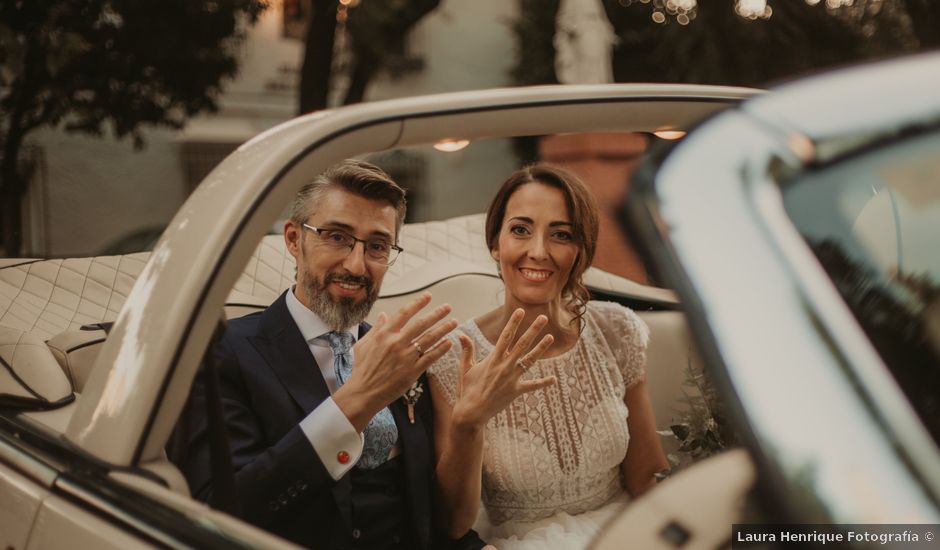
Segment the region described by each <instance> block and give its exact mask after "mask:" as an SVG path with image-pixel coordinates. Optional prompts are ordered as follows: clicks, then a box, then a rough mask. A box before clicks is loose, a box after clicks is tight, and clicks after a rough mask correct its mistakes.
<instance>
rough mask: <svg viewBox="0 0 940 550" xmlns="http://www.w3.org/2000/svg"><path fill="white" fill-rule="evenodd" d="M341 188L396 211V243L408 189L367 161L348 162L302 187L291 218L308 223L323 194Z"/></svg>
mask: <svg viewBox="0 0 940 550" xmlns="http://www.w3.org/2000/svg"><path fill="white" fill-rule="evenodd" d="M334 186H336V187H339V188H341V189H344V190H346V191H349V192H350V193H353V194H355V195H359V196H360V197H364V198H367V199H371V200H375V201H382V202H386V203H388V204H390V205H391V206H393V207H394V208H395V235H396V236H395V240H396V241H397V240H398V235H399V234H400V233H401V226H402V224H403V223H404V222H405V210H406V200H405V190H404V189H402V188H401V187H399V185H398V184H397V183H395V181H394V180H392V177H391V176H389V175H388V174H387V173H385V171H384V170H382V169H381V168H379V167H378V166H376V165H374V164H371V163H368V162H366V161H364V160H356V159H349V160H345V161H343V162H341V163H339V164H336V165H334V166H331V167H330V168H328V169H327V170H326V171H325V172H323V173H322V174H320V175H319V176H317V177H316V179H314V180H313V181H312V182H310V183H308V184H306V185H304V186H303V187H301V188H300V191H298V192H297V194H296V195H295V196H294V200H293V202H291V208H290V219H291V220H293V221H294V222H297V223H299V224H300V223H305V222H306V221H307V219H308V218H309V217H310V216H311V215H312V214H313V213H314V210H315V209H316V205H317V204H318V203H319V202H320V201H321V200H322V199H323V195H324V193H326V191H328V190H329V189H330V188H332V187H334Z"/></svg>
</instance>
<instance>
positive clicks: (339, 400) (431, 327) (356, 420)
mask: <svg viewBox="0 0 940 550" xmlns="http://www.w3.org/2000/svg"><path fill="white" fill-rule="evenodd" d="M430 302H431V294H430V293H427V292H425V293H423V294H422V295H421V296H419V297H418V298H417V299H415V300H414V301H412V302H411V303H409V304H408V305H406V306H405V307H403V308H401V309H400V310H399V311H398V312H397V313H396V314H395V315H393V316H392V317H391V318H389V317H388V316H387V315H386V314H385V313H381V314H379V317H378V319H377V321H376V323H375V325H374V326H373V327H372V329H371V330H369V332H368V333H367V334H366V335H365V336H364V337H362V338H361V339H360V340H359V341H358V342H356V345H355V346H353V353H354V358H355V359H354V361H355V362H354V364H353V370H352V375H350V377H349V380H347V381H346V383H345V384H343V386H342V387H341V388H340V389H338V390H337V391H336V393H335V394H333V401H334V402H335V403H336V405H337V406H338V407H339V408H340V410H341V411H343V413H344V414H345V415H346V417H347V418H348V419H349V421H350V423H352V425H353V426H354V427H355V428H356V430H357V431H359V432H361V431H362V430H364V429H365V426H366V424H368V423H369V420H371V419H372V417H373V416H375V415H376V414H377V413H378V412H379V411H380V410H382V408H384V407H386V406H388V405H389V403H391V402H393V401H394V400H395V399H398V398H399V397H401V396H402V394H403V393H405V391H406V390H407V389H408V388H409V387H410V386H411V385H412V384H414V382H415V380H417V379H418V377H419V376H421V373H423V372H424V371H425V370H427V368H428V367H429V366H431V365H432V364H433V363H434V362H435V361H437V360H438V359H439V358H440V357H441V356H442V355H444V354H445V353H447V350H449V349H450V346H451V342H450V341H449V340H443V341H442V340H441V339H442V338H443V337H444V336H445V335H446V334H447V333H449V332H450V331H452V330H454V329H455V328H457V321H456V320H455V319H449V320H447V321H443V322H441V320H442V319H444V318H445V317H446V316H447V315H448V314H450V312H451V310H452V308H451V307H450V305H447V304H445V305H442V306H439V307H437V308H435V309H434V310H432V311H431V312H430V313H427V314H425V315H423V316H421V317H420V318H417V319H415V318H414V317H415V315H417V313H418V312H419V311H421V310H422V309H423V308H424V307H425V306H427V305H428V304H429V303H430Z"/></svg>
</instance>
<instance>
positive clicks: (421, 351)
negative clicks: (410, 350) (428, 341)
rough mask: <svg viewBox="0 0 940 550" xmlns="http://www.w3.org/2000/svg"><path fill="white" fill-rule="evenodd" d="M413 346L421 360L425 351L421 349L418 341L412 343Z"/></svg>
mask: <svg viewBox="0 0 940 550" xmlns="http://www.w3.org/2000/svg"><path fill="white" fill-rule="evenodd" d="M411 345H412V346H414V347H415V350H417V351H418V358H419V359H420V358H421V356H422V355H424V350H423V349H421V346H420V345H419V344H418V341H417V340H412V341H411Z"/></svg>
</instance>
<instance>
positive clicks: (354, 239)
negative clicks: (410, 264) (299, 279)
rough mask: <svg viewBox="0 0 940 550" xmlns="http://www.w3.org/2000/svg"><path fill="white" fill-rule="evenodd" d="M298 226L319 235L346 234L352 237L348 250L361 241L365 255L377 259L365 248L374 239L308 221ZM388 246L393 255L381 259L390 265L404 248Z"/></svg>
mask: <svg viewBox="0 0 940 550" xmlns="http://www.w3.org/2000/svg"><path fill="white" fill-rule="evenodd" d="M300 227H301V229H309V230H310V231H313V232H314V233H316V234H317V235H321V232H322V231H335V232H337V233H342V234H343V235H347V236H349V238H350V239H352V245H350V246H349V252H352V251H353V249H355V248H356V243H362V251H363V252H364V253H365V257H367V258H370V259H372V260H377V258H374V257H372V256H370V255H369V252H368V248H366V245H367V244H368V243H369V241H370V240H371V241H374V240H375V239H360V238H359V237H356V236H355V235H353V234H352V233H350V232H349V231H344V230H342V229H329V228H322V227H314V226H312V225H310V224H308V223H302V224H300ZM388 247H389V248H390V249H391V250H395V251H396V253H395V257H393V258H391V260H385V261H383V263H384V265H385V266H391V265H392V264H394V263H395V260H397V259H398V256H399V255H401V253H402V252H404V251H405V249H404V248H402V247H400V246H398V245H397V244H390V245H388ZM391 256H392V255H391V253H389V257H391Z"/></svg>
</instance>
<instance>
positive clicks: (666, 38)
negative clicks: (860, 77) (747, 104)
mask: <svg viewBox="0 0 940 550" xmlns="http://www.w3.org/2000/svg"><path fill="white" fill-rule="evenodd" d="M519 1H520V7H521V9H520V19H519V20H518V21H517V23H516V35H517V37H518V40H517V42H518V44H519V55H518V57H517V60H518V61H517V64H516V69H515V71H514V75H515V77H516V81H517V82H518V83H519V84H542V83H551V82H554V81H555V75H554V72H553V71H552V70H551V67H552V64H553V62H554V55H555V51H554V46H553V44H552V36H553V35H554V32H555V22H554V12H555V11H557V5H558V1H557V0H550V1H548V2H547V6H546V7H545V9H543V10H541V11H538V10H537V5H541V4H540V3H539V2H538V1H537V0H519ZM603 1H604V7H605V8H606V11H607V15H608V17H609V18H610V20H611V23H612V24H613V25H614V28H615V30H616V32H617V35H618V38H619V43H618V45H617V46H616V48H615V49H614V52H613V66H614V67H613V69H614V79H615V80H616V81H618V82H685V83H701V84H729V85H739V86H767V85H769V84H771V83H773V82H776V81H779V80H782V79H789V78H793V77H795V76H797V75H800V74H805V73H808V72H812V71H817V70H821V69H824V68H830V67H834V66H838V65H845V64H848V63H854V62H859V61H863V60H868V59H876V58H883V57H888V56H892V55H899V54H902V53H907V52H913V51H917V50H922V49H928V48H936V47H938V46H940V3H937V2H932V1H930V0H854V1H853V2H841V3H839V2H835V3H832V2H827V1H822V0H766V2H750V3H748V5H750V6H754V5H761V4H764V5H766V6H767V7H768V8H769V9H768V11H766V12H765V13H764V14H763V16H754V17H752V18H749V17H746V16H743V15H741V14H740V13H739V12H738V8H739V7H741V6H742V5H744V3H739V2H737V1H735V0H716V1H714V2H702V1H695V0H670V1H669V2H665V1H663V0H603ZM830 4H831V5H830ZM549 18H550V19H549ZM546 68H547V69H546Z"/></svg>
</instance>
